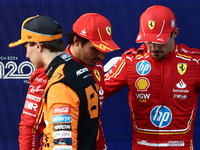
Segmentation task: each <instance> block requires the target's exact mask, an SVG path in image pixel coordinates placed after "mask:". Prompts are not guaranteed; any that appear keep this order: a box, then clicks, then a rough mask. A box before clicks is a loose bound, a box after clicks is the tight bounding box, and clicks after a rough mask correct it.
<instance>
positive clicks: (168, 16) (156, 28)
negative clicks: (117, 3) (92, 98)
mask: <svg viewBox="0 0 200 150" xmlns="http://www.w3.org/2000/svg"><path fill="white" fill-rule="evenodd" d="M178 32H179V29H178V28H177V26H176V19H175V16H174V14H173V12H172V11H171V10H170V9H169V8H167V7H165V6H160V5H157V6H152V7H150V8H148V9H147V10H146V11H145V12H144V13H143V14H142V15H141V17H140V32H139V34H138V36H137V39H136V42H144V44H142V45H141V47H140V48H139V49H138V50H136V49H134V48H131V49H129V50H127V51H126V52H124V53H123V54H122V57H121V58H120V60H119V61H118V62H117V63H116V64H115V65H114V66H113V67H112V69H111V70H110V71H109V72H108V73H107V74H106V75H105V97H109V96H111V95H112V94H114V93H116V92H118V91H120V90H121V89H123V88H124V87H126V86H128V87H129V90H128V95H129V107H130V112H131V121H132V131H133V141H132V149H133V150H147V149H148V150H192V149H194V147H193V125H194V121H195V116H196V110H197V99H198V91H199V90H200V76H199V74H200V66H199V60H200V51H199V50H198V49H195V48H189V47H188V46H186V45H184V44H179V45H177V44H176V43H175V40H174V39H175V38H176V37H177V35H178Z"/></svg>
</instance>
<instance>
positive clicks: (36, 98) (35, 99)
mask: <svg viewBox="0 0 200 150" xmlns="http://www.w3.org/2000/svg"><path fill="white" fill-rule="evenodd" d="M26 98H28V99H30V100H33V101H36V102H40V100H41V98H40V97H37V96H34V95H31V94H27V96H26Z"/></svg>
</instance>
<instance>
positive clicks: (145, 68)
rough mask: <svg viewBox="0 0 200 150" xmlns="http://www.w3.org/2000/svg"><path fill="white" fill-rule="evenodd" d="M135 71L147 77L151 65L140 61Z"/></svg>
mask: <svg viewBox="0 0 200 150" xmlns="http://www.w3.org/2000/svg"><path fill="white" fill-rule="evenodd" d="M136 71H137V73H138V74H140V75H147V74H148V73H149V72H150V71H151V64H150V63H149V62H148V61H146V60H142V61H140V62H138V63H137V65H136Z"/></svg>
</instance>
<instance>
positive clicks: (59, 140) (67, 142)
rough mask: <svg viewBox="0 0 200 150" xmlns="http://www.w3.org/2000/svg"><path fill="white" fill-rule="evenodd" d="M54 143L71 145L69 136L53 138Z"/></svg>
mask: <svg viewBox="0 0 200 150" xmlns="http://www.w3.org/2000/svg"><path fill="white" fill-rule="evenodd" d="M53 143H54V145H72V139H71V138H61V139H54V140H53Z"/></svg>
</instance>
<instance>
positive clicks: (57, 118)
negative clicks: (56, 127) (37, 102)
mask: <svg viewBox="0 0 200 150" xmlns="http://www.w3.org/2000/svg"><path fill="white" fill-rule="evenodd" d="M60 122H71V116H70V115H59V116H53V123H60Z"/></svg>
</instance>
